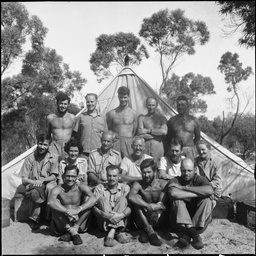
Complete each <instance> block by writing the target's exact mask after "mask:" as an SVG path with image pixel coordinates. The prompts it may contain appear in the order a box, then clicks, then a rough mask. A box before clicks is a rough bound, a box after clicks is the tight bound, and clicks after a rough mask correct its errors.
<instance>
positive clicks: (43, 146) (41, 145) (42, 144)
mask: <svg viewBox="0 0 256 256" xmlns="http://www.w3.org/2000/svg"><path fill="white" fill-rule="evenodd" d="M49 144H50V142H49V140H44V141H38V143H37V152H38V154H39V155H44V154H46V153H47V151H48V148H49Z"/></svg>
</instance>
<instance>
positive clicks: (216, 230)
mask: <svg viewBox="0 0 256 256" xmlns="http://www.w3.org/2000/svg"><path fill="white" fill-rule="evenodd" d="M127 234H128V235H129V236H130V237H131V239H132V242H130V243H127V244H119V243H118V242H116V244H115V246H114V247H112V248H110V247H104V245H103V240H104V236H105V235H106V234H105V233H103V232H100V231H99V230H98V229H97V228H94V229H92V228H91V229H90V230H89V232H88V233H84V234H81V238H82V240H83V242H84V243H83V244H82V245H78V246H75V245H73V243H72V242H69V243H67V242H62V241H58V239H59V238H58V237H56V236H54V235H53V234H52V232H51V231H50V229H49V227H48V226H47V225H46V224H43V225H42V226H41V227H40V229H39V230H37V231H33V232H32V230H31V228H30V226H29V225H28V224H27V223H21V222H17V223H15V222H12V220H11V225H10V226H9V227H5V228H2V255H5V254H36V255H40V254H66V255H68V254H253V255H255V231H253V230H251V229H249V228H247V227H245V226H243V225H240V224H238V223H236V222H234V221H230V220H227V219H214V220H213V221H212V223H211V224H210V225H209V226H208V228H207V230H206V231H205V232H204V233H203V234H201V236H202V238H203V242H204V248H203V249H201V250H196V249H194V248H193V247H192V246H191V245H189V246H188V247H187V248H185V249H180V248H179V247H177V246H176V245H175V244H176V243H177V235H176V234H175V233H170V232H163V231H162V232H158V235H159V237H160V238H161V239H162V241H163V244H162V245H161V246H160V247H156V246H152V245H150V244H149V243H145V244H142V243H140V242H139V241H138V237H139V234H140V231H137V230H134V231H131V232H130V233H127Z"/></svg>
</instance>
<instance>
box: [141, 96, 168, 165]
mask: <svg viewBox="0 0 256 256" xmlns="http://www.w3.org/2000/svg"><path fill="white" fill-rule="evenodd" d="M157 106H158V102H157V100H156V99H155V98H153V97H149V98H147V100H146V107H147V109H148V113H147V114H146V115H140V116H139V118H138V134H139V135H140V136H141V137H143V138H144V140H145V153H146V154H148V155H150V156H152V157H153V159H154V160H155V161H156V162H157V164H158V163H159V160H160V158H161V157H162V156H163V155H164V144H163V142H164V139H165V135H166V134H167V125H166V123H167V119H166V118H165V116H163V115H161V114H158V113H157V112H156V108H157Z"/></svg>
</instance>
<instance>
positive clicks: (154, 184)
mask: <svg viewBox="0 0 256 256" xmlns="http://www.w3.org/2000/svg"><path fill="white" fill-rule="evenodd" d="M140 169H141V172H142V180H141V181H135V182H134V183H133V185H132V188H131V190H130V193H129V196H128V199H129V201H130V202H131V203H132V204H133V205H134V220H135V223H136V225H137V227H138V228H139V229H143V231H142V233H141V234H140V237H139V241H140V242H141V243H147V242H148V241H149V242H150V244H152V245H156V246H160V245H161V244H162V241H161V240H160V239H159V238H158V237H157V235H156V233H155V231H154V229H153V228H160V227H163V225H165V224H166V220H167V217H168V216H167V211H165V209H166V203H167V191H166V189H167V186H166V185H167V184H168V182H167V181H166V180H162V179H156V178H155V175H156V170H157V165H156V163H155V162H154V160H153V159H145V160H144V161H143V162H142V163H141V165H140Z"/></svg>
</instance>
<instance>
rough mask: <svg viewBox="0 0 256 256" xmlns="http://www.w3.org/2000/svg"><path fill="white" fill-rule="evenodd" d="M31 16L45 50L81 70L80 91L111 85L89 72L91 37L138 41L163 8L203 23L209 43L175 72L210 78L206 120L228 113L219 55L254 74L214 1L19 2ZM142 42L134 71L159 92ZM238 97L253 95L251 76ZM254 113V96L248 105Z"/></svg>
mask: <svg viewBox="0 0 256 256" xmlns="http://www.w3.org/2000/svg"><path fill="white" fill-rule="evenodd" d="M22 3H23V4H24V5H25V7H26V8H27V10H28V12H29V14H30V15H36V16H38V17H39V18H40V19H41V21H42V22H43V24H44V26H45V27H47V28H48V30H49V31H48V33H47V35H46V38H45V46H47V47H50V48H52V49H55V50H56V51H57V53H58V54H60V55H61V56H62V57H63V61H64V62H65V63H67V64H69V66H70V69H71V70H72V71H74V70H77V71H80V72H81V73H82V75H83V77H85V78H86V79H87V80H88V82H87V83H86V85H85V88H84V89H83V91H82V94H83V95H85V94H86V93H88V92H94V93H99V92H101V90H102V89H103V88H104V87H105V86H106V85H107V84H108V83H109V81H110V80H104V81H103V82H102V83H100V84H99V83H98V82H97V80H96V76H95V75H94V74H93V72H92V71H91V70H90V63H89V59H90V54H91V53H93V52H94V51H95V49H96V42H95V39H96V38H97V37H98V36H100V35H101V34H103V33H104V34H114V33H118V32H125V33H128V32H132V33H134V34H135V35H136V36H138V37H139V35H138V32H139V30H140V27H141V24H142V21H143V19H144V18H149V17H150V16H151V15H152V14H153V13H155V12H158V11H159V10H161V9H165V8H168V9H169V10H175V9H177V8H180V9H183V10H185V16H186V17H187V18H189V19H192V20H200V21H204V22H205V23H206V25H207V27H208V30H209V31H210V40H209V41H208V43H206V44H205V45H204V46H197V47H196V48H195V50H196V53H195V54H194V55H192V56H189V55H186V56H184V57H183V59H182V60H181V61H179V65H178V66H177V67H176V68H175V69H174V70H173V71H174V72H175V73H176V74H177V75H179V76H183V75H185V74H187V73H188V72H193V73H195V74H201V75H203V76H209V77H210V78H211V79H212V81H213V84H214V86H215V91H216V94H215V95H212V96H206V97H204V99H205V100H207V104H208V111H207V113H206V114H205V115H206V116H207V117H208V118H209V119H213V118H214V117H216V116H217V115H222V111H223V110H224V111H225V114H227V112H229V111H232V108H231V107H230V105H229V104H228V103H227V100H226V98H227V97H228V96H230V94H229V93H227V91H226V88H227V84H226V83H225V81H224V75H223V74H221V73H220V71H219V70H217V66H218V65H219V61H220V58H221V56H222V55H223V54H224V53H226V52H227V51H230V52H232V53H237V54H238V55H239V61H240V62H242V63H243V67H247V66H251V67H252V68H253V70H254V71H255V49H246V48H245V47H240V46H239V45H238V43H237V40H238V38H239V37H240V33H239V32H237V33H235V34H234V35H232V36H231V37H229V38H225V37H224V34H223V32H222V29H223V28H224V25H225V22H223V21H222V17H221V16H220V14H219V13H218V10H219V7H218V6H217V5H215V2H214V1H206V2H205V1H204V2H200V1H190V2H176V1H174V2H173V1H167V2H146V1H145V2H22ZM140 40H141V42H142V43H143V44H144V45H145V46H146V47H147V49H148V51H149V53H150V58H149V59H144V60H143V61H142V62H141V64H140V66H134V67H133V70H134V71H135V72H136V73H137V74H138V75H139V76H140V77H142V78H143V79H144V80H145V81H146V82H147V83H148V84H149V85H150V86H151V87H152V88H153V89H155V90H157V89H158V88H159V86H160V84H161V73H160V72H161V71H160V66H159V62H158V59H157V55H156V54H155V53H154V51H153V49H152V48H151V47H150V46H148V45H147V44H146V43H145V42H144V41H143V39H142V38H140ZM17 72H20V63H18V62H17V64H16V66H13V67H12V69H10V70H9V72H8V73H7V75H10V74H13V73H17ZM241 88H242V90H241V92H240V95H242V97H243V94H244V93H247V94H248V95H254V94H255V74H253V75H251V76H250V77H249V78H248V80H247V81H245V82H243V83H241ZM251 106H252V111H253V113H255V97H254V96H253V101H252V102H251Z"/></svg>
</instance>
